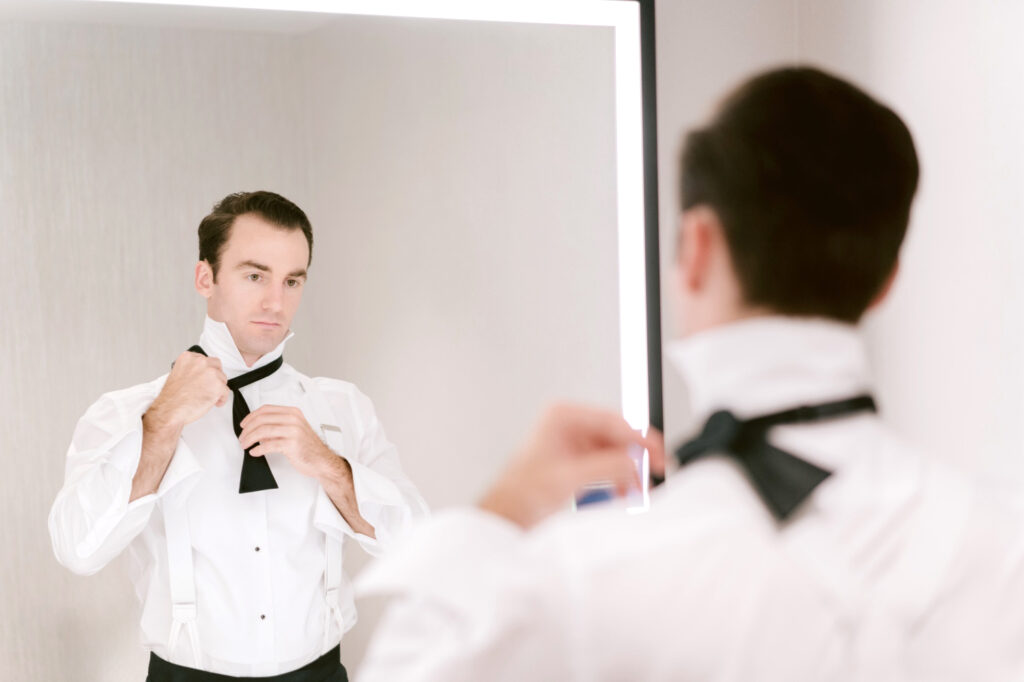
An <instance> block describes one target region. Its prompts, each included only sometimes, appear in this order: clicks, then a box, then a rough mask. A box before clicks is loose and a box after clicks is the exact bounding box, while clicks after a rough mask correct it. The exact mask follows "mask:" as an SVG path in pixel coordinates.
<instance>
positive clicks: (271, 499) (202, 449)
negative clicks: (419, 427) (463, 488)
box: [50, 192, 426, 682]
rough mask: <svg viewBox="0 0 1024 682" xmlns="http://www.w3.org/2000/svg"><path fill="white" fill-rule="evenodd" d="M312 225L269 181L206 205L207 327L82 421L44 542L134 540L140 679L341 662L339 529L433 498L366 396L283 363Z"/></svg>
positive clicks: (354, 532) (90, 553) (348, 619)
mask: <svg viewBox="0 0 1024 682" xmlns="http://www.w3.org/2000/svg"><path fill="white" fill-rule="evenodd" d="M312 244H313V239H312V231H311V227H310V224H309V220H308V219H307V218H306V215H305V214H304V213H303V212H302V210H301V209H299V207H297V206H296V205H295V204H293V203H291V202H290V201H288V200H287V199H285V198H284V197H281V196H279V195H277V194H273V193H271V192H252V193H239V194H232V195H230V196H228V197H226V198H225V199H224V200H223V201H221V202H220V203H219V204H217V206H215V207H214V210H213V212H212V213H211V214H210V215H208V216H207V217H206V218H204V219H203V221H202V223H201V224H200V226H199V258H200V260H199V263H198V265H197V266H196V273H195V286H196V290H197V291H199V293H200V294H201V295H202V296H203V297H204V298H206V301H207V317H206V322H205V324H204V327H203V332H202V334H201V335H200V338H199V346H198V347H193V348H192V349H190V350H191V351H194V352H189V351H186V352H184V353H182V354H181V355H179V356H178V358H177V360H176V361H175V363H174V365H173V368H172V369H171V371H170V374H168V375H165V376H162V377H160V378H158V379H155V380H153V381H151V382H149V383H145V384H141V385H138V386H134V387H132V388H128V389H125V390H122V391H115V392H113V393H108V394H106V395H104V396H103V397H101V398H100V400H99V401H97V402H96V403H95V404H94V405H92V407H90V408H89V410H88V411H87V412H86V414H85V416H84V417H82V419H81V421H80V422H79V423H78V427H77V428H76V429H75V433H74V436H73V440H72V443H71V448H70V450H69V452H68V461H67V474H66V479H65V483H64V487H63V489H62V490H61V491H60V493H59V494H58V496H57V499H56V501H55V502H54V504H53V510H52V511H51V514H50V534H51V537H52V540H53V547H54V551H55V552H56V554H57V558H58V559H59V560H60V562H61V563H62V564H64V565H65V566H67V567H68V568H70V569H71V570H72V571H74V572H76V573H83V574H89V573H94V572H96V571H98V570H99V569H101V568H102V567H103V566H104V565H106V563H107V562H109V561H110V560H111V559H113V558H114V557H115V556H117V555H118V554H120V553H121V552H122V551H123V550H124V549H126V548H127V549H128V552H129V554H130V555H131V557H132V566H133V568H134V570H135V574H134V577H133V579H134V583H135V588H136V592H137V594H138V595H139V598H140V599H141V601H142V622H141V625H142V641H143V644H144V646H145V647H146V648H147V649H150V650H151V651H152V654H151V658H150V667H149V677H148V680H149V681H150V682H163V681H170V680H174V681H175V682H179V681H180V682H188V681H191V680H213V679H218V680H219V679H227V678H223V677H221V676H222V675H229V676H232V677H231V678H230V679H237V678H245V679H248V678H250V677H251V678H259V679H261V680H267V679H270V680H289V681H296V682H297V681H299V680H304V681H305V680H308V681H309V682H327V681H335V680H345V679H346V674H345V669H344V667H342V666H341V665H340V663H339V656H338V642H339V640H340V639H341V637H342V634H343V633H344V632H345V631H346V630H348V628H350V627H352V625H353V623H354V622H355V615H356V614H355V609H354V606H353V603H352V598H351V590H350V586H349V585H348V583H347V580H346V579H344V577H343V575H342V554H341V547H342V541H343V540H344V539H345V538H346V537H349V538H352V539H353V540H355V541H356V542H358V543H359V544H360V545H361V546H362V547H363V548H364V549H365V550H367V551H368V552H370V553H372V554H377V553H379V552H380V551H381V550H382V549H383V548H385V547H386V546H387V545H388V544H389V543H390V542H391V541H392V539H393V538H394V537H395V536H396V535H397V534H399V533H400V532H401V531H403V529H405V528H406V527H407V526H408V525H409V523H410V521H411V520H412V517H414V516H418V515H421V514H424V513H425V512H426V507H425V504H424V502H423V500H422V499H421V497H420V496H419V494H418V493H417V492H416V489H415V488H414V487H413V486H412V484H411V483H410V482H409V481H408V480H407V479H406V477H405V476H404V474H403V473H402V469H401V466H400V464H399V460H398V454H397V452H396V451H395V448H394V446H392V445H391V443H389V442H388V440H387V438H386V437H385V435H384V431H383V429H382V428H381V424H380V422H379V421H378V420H377V417H376V416H375V414H374V410H373V405H372V404H371V403H370V401H369V399H367V397H366V396H365V395H363V394H362V393H360V392H359V391H358V390H357V389H356V388H355V386H353V385H352V384H348V383H345V382H342V381H337V380H334V379H325V378H315V379H310V378H308V377H306V376H304V375H302V374H300V373H299V372H298V371H296V370H295V369H294V368H292V367H291V366H290V365H287V364H283V358H282V352H283V349H284V344H285V342H286V341H287V340H288V339H289V338H290V337H291V335H292V334H291V333H290V332H289V325H290V324H291V321H292V317H293V315H294V314H295V311H296V310H297V309H298V306H299V301H300V300H301V298H302V292H303V288H304V286H305V283H306V271H307V267H308V266H309V263H310V260H311V255H312V254H311V249H312ZM250 410H251V411H250ZM243 449H244V450H245V451H244V452H243ZM204 671H205V672H204ZM211 673H215V675H213V676H211Z"/></svg>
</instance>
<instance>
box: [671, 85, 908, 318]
mask: <svg viewBox="0 0 1024 682" xmlns="http://www.w3.org/2000/svg"><path fill="white" fill-rule="evenodd" d="M681 177H682V206H683V209H684V210H686V209H689V208H692V207H694V206H697V205H704V206H709V207H711V208H712V209H713V210H714V211H715V212H716V214H717V215H718V217H719V219H720V221H721V223H722V226H723V229H724V231H725V238H726V242H727V244H728V247H729V252H730V255H731V256H732V261H733V265H734V267H735V269H736V273H737V276H738V278H739V283H740V287H741V290H742V294H743V297H744V301H745V303H746V304H749V305H751V306H758V307H766V308H769V309H771V310H774V311H775V312H779V313H783V314H788V315H806V316H824V317H830V318H835V319H840V320H844V321H849V322H854V321H856V320H858V319H859V318H860V317H861V315H862V314H863V313H864V311H865V310H866V309H867V307H868V306H869V304H870V303H871V302H872V300H873V299H874V298H875V297H876V296H877V295H878V294H879V293H880V292H881V290H882V288H883V287H884V285H885V283H886V282H887V280H888V278H889V276H890V274H891V273H892V272H893V269H894V267H895V265H896V260H897V255H898V252H899V247H900V244H901V242H902V241H903V236H904V234H905V233H906V228H907V222H908V220H909V217H910V204H911V201H912V200H913V196H914V192H915V190H916V189H917V180H918V164H917V155H916V153H915V151H914V143H913V140H912V139H911V136H910V132H909V131H908V130H907V128H906V126H905V125H904V124H903V122H902V121H901V120H900V118H899V117H898V116H897V115H896V114H895V113H893V112H892V111H891V110H890V109H889V108H887V107H885V106H884V105H882V104H880V103H879V102H877V101H875V100H874V99H872V98H871V97H870V96H868V95H867V94H866V93H864V92H863V91H861V90H859V89H858V88H856V87H854V86H853V85H851V84H849V83H847V82H845V81H843V80H840V79H838V78H835V77H834V76H830V75H828V74H826V73H823V72H821V71H819V70H817V69H812V68H785V69H779V70H775V71H770V72H768V73H765V74H762V75H759V76H756V77H755V78H753V79H751V80H750V81H747V82H746V83H744V84H743V85H742V86H740V87H739V88H738V89H737V90H736V91H734V92H733V93H732V94H731V95H730V96H729V97H728V98H727V99H726V100H725V101H724V102H723V103H722V105H721V107H720V108H719V110H718V111H717V113H716V115H715V116H714V118H713V119H712V121H711V122H710V123H709V124H708V125H707V126H706V127H704V128H702V129H699V130H696V131H694V132H692V133H690V135H689V136H688V137H687V139H686V144H685V147H684V150H683V154H682V174H681ZM683 248H686V247H685V244H684V245H683Z"/></svg>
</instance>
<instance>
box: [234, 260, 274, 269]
mask: <svg viewBox="0 0 1024 682" xmlns="http://www.w3.org/2000/svg"><path fill="white" fill-rule="evenodd" d="M245 268H254V269H256V270H262V271H263V272H270V268H269V267H267V266H266V265H263V264H262V263H257V262H256V261H254V260H244V261H242V262H241V263H239V264H238V265H236V266H235V269H236V270H243V269H245Z"/></svg>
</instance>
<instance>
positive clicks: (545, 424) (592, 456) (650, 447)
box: [478, 405, 665, 528]
mask: <svg viewBox="0 0 1024 682" xmlns="http://www.w3.org/2000/svg"><path fill="white" fill-rule="evenodd" d="M631 445H639V446H641V447H644V448H646V449H647V451H648V453H649V454H650V464H651V471H652V472H655V473H661V472H663V471H664V460H665V456H664V445H663V443H662V438H661V434H660V433H657V432H655V431H653V430H652V432H651V433H650V434H649V435H648V436H646V437H645V436H643V435H642V434H641V433H640V432H639V431H634V430H633V429H632V428H631V427H630V425H629V424H628V423H627V422H626V420H624V419H623V418H622V417H621V416H619V415H618V414H616V413H614V412H608V411H606V410H600V409H595V408H591V407H585V406H581V405H559V406H556V407H553V408H551V409H549V410H548V411H547V412H546V413H545V414H544V416H543V417H542V418H541V420H540V422H539V423H538V424H537V427H536V429H535V430H534V432H533V435H532V436H531V437H530V438H529V440H527V442H526V445H525V446H523V448H522V449H521V450H520V451H519V453H518V454H517V455H515V456H514V457H513V458H512V459H511V461H510V462H509V464H508V467H507V468H506V469H505V472H504V473H503V474H502V475H501V476H500V477H499V478H498V480H497V482H495V484H494V485H493V486H492V487H491V489H490V490H489V491H488V492H487V493H486V494H485V495H484V497H483V499H481V500H480V502H479V504H478V506H479V507H480V508H481V509H484V510H485V511H489V512H492V513H494V514H497V515H499V516H503V517H504V518H506V519H508V520H509V521H512V522H513V523H516V524H518V525H520V526H522V527H523V528H529V527H531V526H533V525H534V524H536V523H538V522H539V521H541V520H543V519H544V518H545V517H547V516H549V515H550V514H552V513H554V512H556V511H558V510H559V509H565V508H567V506H568V502H569V500H570V499H571V497H572V496H573V495H574V494H576V493H578V492H579V491H580V489H581V488H582V487H583V486H584V485H586V484H588V483H594V482H596V481H611V482H612V483H613V484H614V485H615V487H616V488H617V489H618V490H619V492H620V493H622V492H625V491H626V490H628V489H629V488H631V487H635V486H638V485H639V483H640V481H639V479H638V477H637V472H636V466H635V465H634V463H633V460H632V459H630V457H629V455H628V451H629V447H630V446H631Z"/></svg>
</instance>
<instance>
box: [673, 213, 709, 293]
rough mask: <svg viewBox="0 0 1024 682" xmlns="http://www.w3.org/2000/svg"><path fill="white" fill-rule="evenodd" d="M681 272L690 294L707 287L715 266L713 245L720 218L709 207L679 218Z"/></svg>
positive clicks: (683, 282)
mask: <svg viewBox="0 0 1024 682" xmlns="http://www.w3.org/2000/svg"><path fill="white" fill-rule="evenodd" d="M679 222H680V225H679V249H678V254H679V262H678V266H679V273H680V275H681V278H680V279H681V280H682V284H683V286H684V287H686V288H687V289H688V290H690V291H700V290H701V289H703V288H704V287H705V286H706V283H707V280H708V273H709V269H710V267H711V246H712V241H713V240H714V237H715V232H714V231H715V229H716V226H717V224H718V216H716V215H715V213H714V211H712V210H711V209H710V208H708V207H707V206H694V207H693V208H690V209H687V210H686V211H684V212H683V214H682V216H680V218H679Z"/></svg>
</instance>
